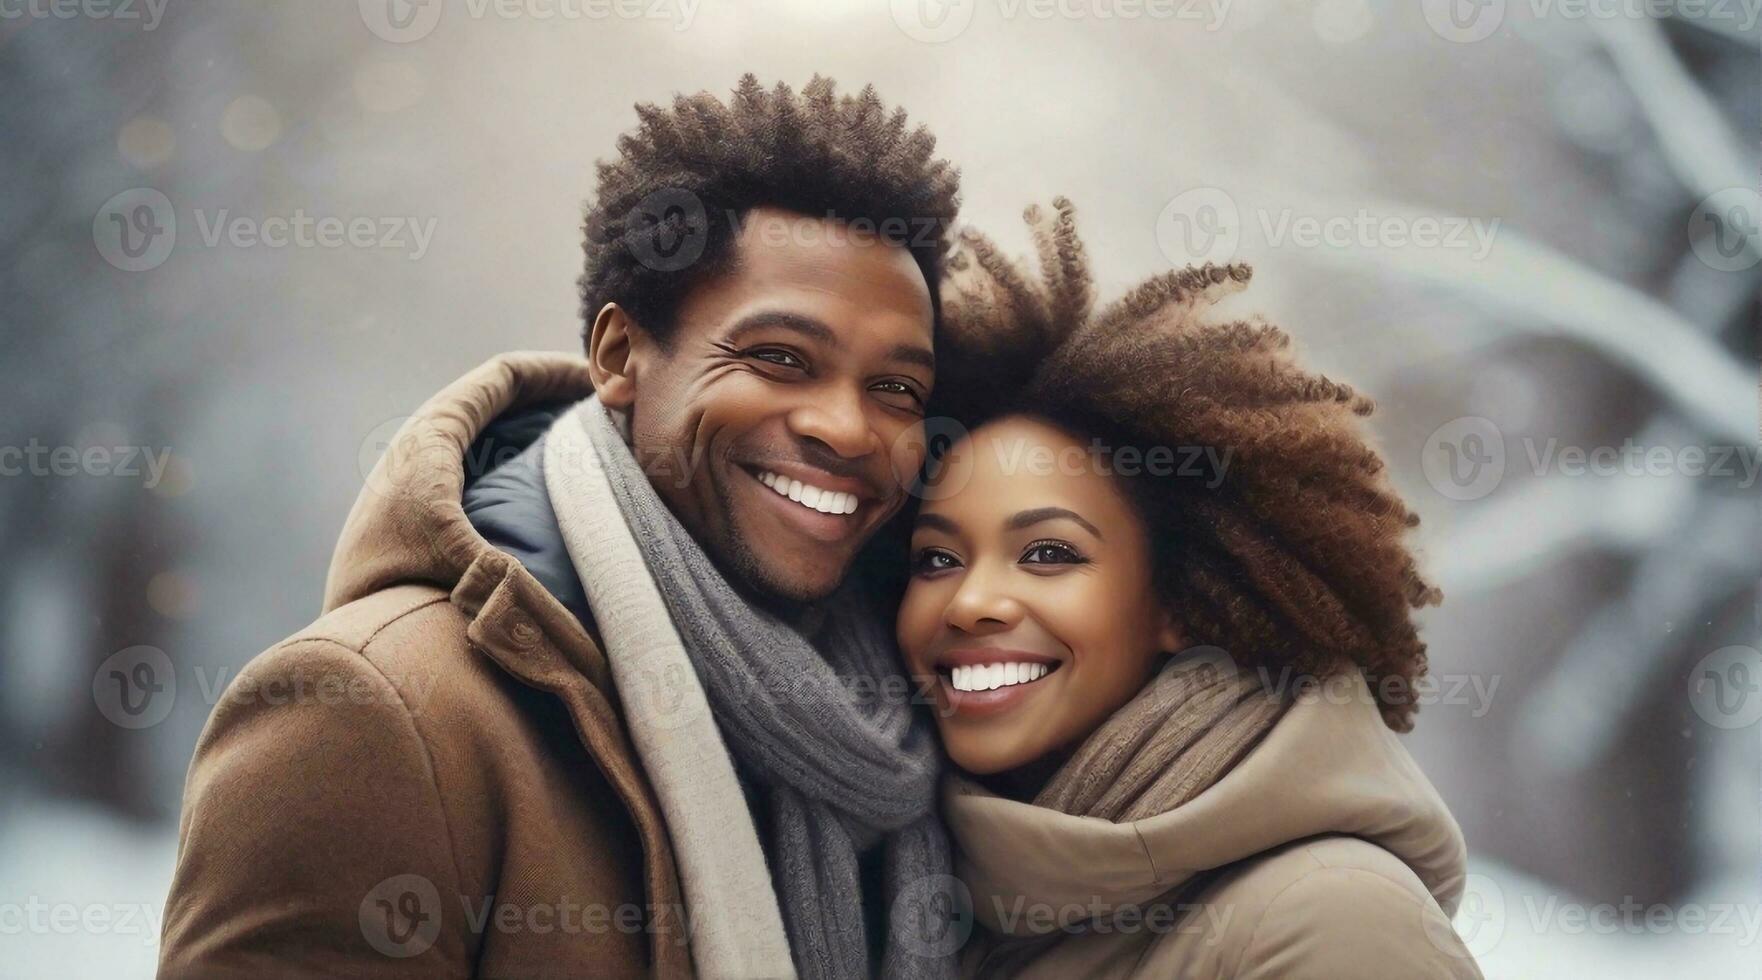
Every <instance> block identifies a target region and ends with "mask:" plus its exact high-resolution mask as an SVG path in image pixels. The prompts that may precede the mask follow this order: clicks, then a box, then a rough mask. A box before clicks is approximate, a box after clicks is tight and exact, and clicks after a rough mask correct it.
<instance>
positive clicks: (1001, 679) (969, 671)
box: [950, 663, 1052, 691]
mask: <svg viewBox="0 0 1762 980" xmlns="http://www.w3.org/2000/svg"><path fill="white" fill-rule="evenodd" d="M1051 669H1052V668H1051V667H1049V666H1047V665H1046V664H1034V663H1006V664H983V665H981V664H974V665H973V666H971V667H956V668H954V671H953V674H952V676H951V677H950V684H951V685H952V686H953V687H954V689H955V690H957V691H995V690H997V689H998V688H1000V687H1012V686H1014V685H1016V684H1027V683H1030V682H1032V681H1037V680H1039V679H1040V678H1042V677H1045V676H1046V673H1047V671H1050V670H1051Z"/></svg>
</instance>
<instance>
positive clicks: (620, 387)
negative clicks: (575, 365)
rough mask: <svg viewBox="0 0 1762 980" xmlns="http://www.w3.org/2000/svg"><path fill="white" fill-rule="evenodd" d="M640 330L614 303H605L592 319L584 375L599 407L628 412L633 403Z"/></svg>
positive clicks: (634, 399)
mask: <svg viewBox="0 0 1762 980" xmlns="http://www.w3.org/2000/svg"><path fill="white" fill-rule="evenodd" d="M641 330H642V328H641V327H640V326H638V325H637V323H636V321H635V320H633V319H631V318H630V314H628V313H626V312H624V308H623V307H621V306H619V305H618V304H617V303H607V304H606V305H605V306H602V307H600V312H599V314H598V315H597V316H595V317H594V318H593V329H592V330H590V331H589V332H588V335H587V373H588V376H589V377H590V378H592V379H593V390H594V392H595V394H598V395H599V396H600V403H601V404H603V405H605V406H606V407H608V408H629V407H630V406H631V405H632V404H633V403H634V402H635V401H636V362H637V358H635V357H633V356H632V355H633V348H634V345H635V343H636V342H637V338H636V336H635V335H636V334H638V333H640V332H641Z"/></svg>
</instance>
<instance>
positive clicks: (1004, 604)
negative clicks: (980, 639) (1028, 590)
mask: <svg viewBox="0 0 1762 980" xmlns="http://www.w3.org/2000/svg"><path fill="white" fill-rule="evenodd" d="M943 618H944V621H945V622H946V623H947V624H948V625H949V626H950V627H952V628H954V629H957V630H960V631H961V632H963V633H974V634H985V633H997V632H1001V631H1004V630H1007V629H1009V628H1011V627H1013V626H1015V625H1016V623H1018V622H1020V621H1021V618H1022V606H1021V603H1019V602H1017V601H1016V600H1015V598H1014V597H1012V596H1010V595H1009V594H1008V593H1007V592H1005V591H1004V590H1002V589H1000V588H998V587H997V582H996V581H995V577H994V576H991V575H988V574H985V573H983V572H980V571H979V570H976V569H975V570H974V571H972V572H969V573H968V574H967V575H966V577H965V578H964V579H962V581H961V585H960V590H959V591H957V592H956V593H955V594H954V597H953V598H952V599H951V600H949V603H948V609H947V611H946V612H945V613H944V617H943Z"/></svg>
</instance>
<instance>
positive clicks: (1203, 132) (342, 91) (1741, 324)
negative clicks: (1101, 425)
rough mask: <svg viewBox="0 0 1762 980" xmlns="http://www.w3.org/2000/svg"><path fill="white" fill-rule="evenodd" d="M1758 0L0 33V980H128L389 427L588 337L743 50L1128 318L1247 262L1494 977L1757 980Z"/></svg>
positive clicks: (472, 13)
mask: <svg viewBox="0 0 1762 980" xmlns="http://www.w3.org/2000/svg"><path fill="white" fill-rule="evenodd" d="M1759 4H1762V0H1439V2H1433V0H1405V2H1394V0H1319V2H1308V0H1271V2H1257V0H1235V2H1228V0H1210V2H1206V0H1058V2H1052V0H956V2H941V0H895V2H893V3H891V4H889V3H886V2H875V3H831V2H825V0H793V2H784V0H769V2H751V3H735V2H731V0H640V2H637V0H418V2H410V0H359V2H357V0H301V2H292V0H290V2H285V3H275V4H270V3H251V2H236V3H235V2H227V0H215V2H212V3H200V2H194V0H0V91H4V92H5V93H6V97H5V98H0V163H3V167H0V174H4V183H3V184H0V391H3V392H4V399H5V401H4V405H5V410H4V412H0V548H3V551H4V554H5V555H6V561H5V562H4V563H3V564H0V606H3V610H0V611H3V615H0V977H7V978H33V980H34V978H39V977H57V978H64V977H102V978H106V980H110V978H128V977H146V976H150V975H151V973H152V969H153V963H154V959H155V955H156V950H157V941H158V937H157V931H158V921H159V919H158V917H159V911H160V906H161V904H162V902H163V898H164V892H165V888H166V887H167V884H168V881H169V877H170V872H171V868H172V863H173V860H174V856H175V843H176V819H177V813H178V805H179V800H180V796H181V790H182V780H183V775H184V771H185V768H186V766H187V765H188V762H189V758H190V754H191V750H192V748H193V746H194V743H195V739H196V736H197V734H198V732H199V731H200V729H201V726H202V723H203V721H204V719H205V718H206V716H207V714H208V712H209V711H210V710H211V709H212V707H213V705H214V702H215V698H216V697H217V696H218V694H219V692H220V691H221V690H222V688H223V687H224V685H225V683H226V681H227V680H228V679H229V678H230V677H231V675H232V673H233V672H235V671H236V670H237V669H238V667H239V666H240V665H241V664H242V663H243V662H244V661H245V660H247V659H248V658H249V657H251V656H252V655H254V654H255V653H257V652H258V651H260V650H261V649H263V648H265V647H266V646H268V645H270V644H271V643H273V642H275V641H276V640H278V639H280V638H281V637H282V636H284V635H286V634H287V633H289V632H291V631H293V630H295V629H297V628H299V627H300V626H302V625H304V624H305V623H306V622H308V621H309V620H311V619H312V618H313V617H314V616H315V614H316V612H317V608H318V604H319V597H320V590H321V586H322V582H323V576H324V569H325V566H326V563H327V561H328V558H329V554H330V548H331V543H332V540H333V538H334V535H335V533H336V531H337V530H338V528H339V526H340V524H341V522H342V518H343V516H344V514H345V512H346V511H347V508H348V506H349V504H350V502H351V500H352V499H353V497H354V495H355V493H356V491H357V489H358V487H359V486H360V483H361V479H362V476H363V473H364V472H365V467H366V466H368V465H370V464H371V463H372V461H373V459H374V457H375V455H376V453H377V452H378V451H379V448H380V442H381V440H383V439H384V437H385V436H386V435H387V434H388V431H389V430H388V429H387V428H386V424H387V423H388V422H390V421H392V420H396V419H398V418H400V417H401V416H403V415H404V414H406V413H408V412H409V411H410V410H411V409H412V408H414V407H415V406H416V405H417V404H418V403H419V402H420V401H421V400H422V399H423V398H425V397H426V396H427V395H429V394H430V393H432V392H433V391H435V390H436V389H438V388H439V387H441V386H442V385H443V384H445V383H446V382H447V381H449V380H451V379H452V378H454V377H455V376H457V375H458V374H460V373H462V372H464V371H465V370H467V369H469V368H470V367H472V366H473V365H475V364H477V363H478V362H479V361H480V360H482V359H483V358H485V357H487V356H489V355H491V354H494V353H496V352H499V351H503V350H508V349H513V348H552V349H573V348H575V346H576V335H577V331H578V329H579V325H578V323H577V320H576V296H575V291H574V278H575V275H576V270H577V265H578V261H579V255H580V252H579V248H578V242H577V236H578V224H579V220H580V206H581V202H582V200H583V198H584V196H585V194H586V193H587V191H588V190H589V188H590V187H591V182H592V162H593V160H594V159H595V158H596V157H599V156H602V155H606V154H609V153H610V152H611V151H612V148H613V141H614V138H615V136H616V135H617V134H618V133H620V132H622V131H624V130H626V129H628V128H630V127H631V126H632V124H633V123H634V120H635V116H634V113H633V112H632V109H631V106H632V103H634V102H636V101H638V100H664V99H666V98H667V97H669V96H670V94H671V93H673V92H674V91H679V90H685V91H695V90H698V89H705V88H707V89H710V90H713V91H716V92H719V93H726V92H727V91H728V90H729V88H731V86H732V85H733V83H734V81H735V79H736V78H737V77H738V76H739V75H740V74H741V73H742V72H745V71H749V70H750V71H754V72H756V73H758V74H759V76H760V77H761V79H762V80H763V81H765V82H767V83H769V82H775V81H780V80H781V81H787V82H790V83H791V84H795V85H799V84H801V83H803V82H805V81H806V80H807V79H808V77H809V76H810V75H812V74H813V73H814V72H816V71H819V72H825V73H828V74H831V75H833V76H834V77H836V78H837V79H839V81H840V82H841V83H843V85H845V86H846V87H848V88H851V89H855V88H858V87H860V86H861V85H863V84H864V83H869V82H873V83H874V84H875V85H876V86H877V88H878V89H879V90H880V92H881V95H882V96H883V98H885V99H887V100H888V101H890V102H893V103H895V104H899V105H903V106H905V107H906V108H908V109H909V110H910V111H911V113H912V114H913V116H914V118H915V119H917V120H922V121H924V122H927V123H929V124H930V126H931V127H932V128H933V130H934V131H935V133H936V134H937V136H938V137H939V139H940V141H941V143H940V145H941V149H942V151H943V152H944V153H945V154H946V155H947V156H949V157H950V158H952V159H954V160H955V161H956V162H958V163H959V164H960V165H961V166H962V168H963V170H964V174H965V195H964V198H965V202H966V208H965V212H964V220H966V221H967V222H969V223H972V224H975V225H977V226H979V227H982V228H985V229H987V230H989V231H990V232H992V233H993V234H994V235H995V236H996V237H998V238H1000V239H1001V240H1003V241H1004V242H1005V243H1006V244H1010V245H1012V246H1015V247H1021V248H1025V246H1026V241H1027V239H1026V235H1025V233H1024V232H1023V231H1022V229H1021V226H1020V223H1019V219H1018V215H1019V212H1020V210H1021V208H1022V207H1023V205H1025V204H1027V203H1029V202H1030V201H1033V200H1040V201H1044V200H1046V199H1049V198H1050V197H1051V196H1052V195H1054V194H1057V193H1064V194H1068V195H1069V196H1071V197H1072V198H1073V199H1074V200H1075V201H1076V202H1077V204H1078V206H1079V209H1080V220H1081V223H1082V227H1083V228H1084V230H1085V232H1086V236H1087V238H1088V241H1089V243H1090V245H1091V249H1092V251H1093V252H1094V253H1095V258H1096V264H1097V266H1098V269H1099V271H1100V274H1101V276H1102V278H1103V283H1102V285H1103V293H1104V298H1111V296H1113V295H1117V293H1118V292H1119V291H1120V290H1121V289H1122V288H1124V286H1126V285H1127V284H1129V283H1130V282H1132V281H1134V280H1135V279H1137V278H1139V277H1142V276H1144V275H1147V274H1149V273H1152V272H1155V271H1158V270H1161V269H1164V268H1167V267H1169V266H1170V265H1171V264H1174V263H1176V262H1182V263H1184V262H1186V261H1188V260H1189V259H1199V258H1207V257H1209V258H1224V257H1235V258H1238V259H1242V260H1246V261H1249V262H1252V263H1254V264H1255V266H1256V279H1255V284H1254V286H1253V288H1252V290H1251V292H1250V294H1249V296H1248V297H1246V298H1245V299H1244V302H1245V303H1246V304H1247V305H1250V306H1254V307H1257V308H1259V309H1262V310H1265V311H1266V312H1267V313H1268V314H1269V315H1270V316H1271V317H1272V318H1273V319H1274V320H1276V321H1277V322H1280V323H1281V324H1283V325H1285V326H1286V327H1287V328H1288V329H1290V330H1291V331H1292V332H1293V333H1294V334H1295V335H1296V337H1297V338H1298V340H1299V342H1300V343H1301V344H1302V346H1303V348H1304V349H1305V351H1306V352H1307V355H1308V356H1309V357H1310V358H1311V359H1312V360H1313V361H1314V362H1315V363H1316V364H1318V365H1319V366H1321V367H1322V368H1324V369H1326V370H1327V371H1328V372H1329V373H1331V374H1333V375H1335V376H1338V377H1341V378H1344V379H1346V380H1349V381H1352V382H1354V383H1356V384H1358V385H1359V386H1361V387H1363V388H1364V389H1366V390H1368V391H1369V392H1371V393H1372V394H1373V395H1375V396H1377V398H1378V399H1379V403H1380V411H1379V413H1378V414H1377V415H1376V416H1375V418H1374V423H1375V428H1376V431H1377V434H1378V437H1379V439H1380V440H1381V443H1382V445H1383V446H1384V448H1385V450H1386V453H1387V456H1388V459H1389V462H1390V466H1391V469H1392V471H1393V473H1394V474H1395V477H1396V479H1397V481H1398V482H1399V484H1400V485H1401V487H1402V488H1403V490H1404V491H1405V492H1406V493H1407V494H1408V495H1409V496H1410V498H1411V499H1412V501H1413V502H1414V504H1415V506H1416V507H1417V509H1418V510H1419V511H1420V512H1421V513H1422V514H1423V515H1424V517H1425V524H1424V525H1423V526H1422V529H1421V536H1422V541H1423V542H1424V548H1425V553H1426V558H1427V563H1428V566H1429V567H1430V569H1431V570H1432V574H1433V577H1434V579H1435V580H1436V581H1438V582H1439V584H1441V586H1442V587H1443V589H1444V592H1445V597H1446V601H1445V604H1444V605H1443V607H1442V608H1440V609H1438V610H1435V611H1433V612H1431V613H1429V614H1428V625H1427V631H1428V635H1429V637H1430V640H1431V655H1432V671H1433V674H1434V676H1436V677H1437V678H1438V679H1439V682H1440V683H1439V687H1438V689H1437V692H1436V693H1435V695H1434V696H1433V702H1434V703H1428V704H1426V705H1425V707H1424V708H1423V710H1422V711H1421V714H1420V717H1419V726H1418V729H1417V731H1416V732H1415V733H1414V734H1413V735H1412V736H1411V737H1410V738H1409V743H1410V745H1411V746H1412V748H1413V750H1414V752H1415V753H1416V754H1417V755H1418V756H1419V757H1420V759H1421V761H1422V763H1423V764H1424V766H1425V768H1426V771H1427V772H1428V773H1429V774H1430V775H1431V777H1432V779H1433V780H1434V782H1436V783H1437V784H1438V786H1439V788H1440V790H1441V791H1442V792H1443V794H1444V796H1445V797H1446V798H1447V799H1448V801H1449V803H1450V805H1451V807H1452V808H1453V810H1454V812H1455V813H1456V815H1457V817H1458V819H1459V820H1460V821H1461V823H1462V826H1463V828H1464V831H1465V832H1466V834H1467V836H1468V840H1469V845H1470V849H1471V852H1472V854H1473V856H1474V867H1473V870H1474V871H1475V877H1474V878H1473V879H1472V881H1471V886H1470V894H1469V898H1468V900H1467V902H1466V903H1465V905H1464V909H1463V912H1462V914H1461V915H1460V916H1459V917H1458V928H1459V929H1460V930H1461V931H1462V932H1463V934H1464V936H1465V937H1467V938H1468V940H1469V945H1470V947H1471V948H1472V949H1473V950H1474V951H1475V952H1476V953H1477V954H1478V955H1479V957H1480V960H1481V963H1482V965H1483V968H1484V969H1485V971H1486V973H1487V975H1488V976H1490V977H1544V976H1549V977H1551V976H1599V977H1651V976H1658V975H1662V974H1665V973H1666V972H1669V973H1672V974H1679V975H1684V976H1688V975H1693V976H1707V977H1714V976H1718V977H1755V976H1758V975H1762V936H1759V935H1758V933H1759V932H1762V807H1759V801H1762V723H1759V718H1762V653H1758V651H1757V647H1758V645H1762V640H1759V638H1758V635H1759V624H1758V614H1759V604H1758V579H1759V574H1762V548H1759V547H1758V545H1759V543H1762V535H1759V531H1762V526H1759V525H1762V512H1759V510H1758V496H1757V494H1758V491H1757V487H1756V481H1757V473H1756V467H1757V463H1758V452H1757V450H1758V445H1757V437H1758V426H1757V407H1758V388H1757V357H1758V344H1757V339H1758V337H1757V333H1758V331H1757V326H1758V318H1757V309H1758V308H1757V301H1758V292H1759V290H1758V286H1759V284H1762V274H1759V269H1758V261H1759V260H1762V236H1759V227H1758V217H1759V212H1762V208H1758V204H1757V201H1758V197H1757V185H1758V134H1759V133H1762V84H1758V83H1759V82H1762V48H1759V40H1758V38H1759V36H1762V35H1759V32H1758V28H1757V24H1756V18H1757V12H1758V11H1757V8H1758V6H1759ZM277 219H286V220H287V221H288V222H289V224H288V225H287V226H286V228H285V229H284V228H283V226H281V225H279V224H278V223H277ZM319 219H332V220H335V219H340V220H341V222H342V224H341V225H339V227H353V228H354V229H355V230H354V231H351V232H349V233H348V234H345V235H342V236H341V238H342V240H341V241H340V242H339V241H337V240H336V239H328V243H327V240H326V239H321V238H320V237H319V235H318V234H317V227H318V226H317V225H316V224H313V225H311V226H310V227H308V229H307V234H306V235H304V236H301V237H300V238H299V239H298V240H296V241H293V242H289V243H285V244H281V245H277V244H275V242H281V241H283V239H282V237H281V236H282V235H283V234H284V233H286V234H297V232H298V225H299V223H300V222H317V221H318V220H319ZM354 219H366V221H365V223H359V224H356V225H354V226H349V225H348V224H347V223H348V222H350V221H353V220H354ZM272 569H273V571H272ZM264 846H265V847H273V846H275V842H273V841H265V842H264Z"/></svg>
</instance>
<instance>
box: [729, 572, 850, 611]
mask: <svg viewBox="0 0 1762 980" xmlns="http://www.w3.org/2000/svg"><path fill="white" fill-rule="evenodd" d="M773 571H774V569H773V568H772V567H771V566H760V567H759V568H755V569H754V570H753V574H752V575H750V576H747V584H748V586H749V587H750V588H752V589H753V590H754V591H755V592H757V593H759V594H760V595H761V596H763V597H765V598H770V599H777V600H781V601H783V602H790V603H810V602H819V601H821V600H823V599H825V598H827V597H829V596H831V595H832V593H834V592H836V591H838V586H839V583H841V582H843V581H844V574H843V570H841V571H839V572H838V573H837V574H831V573H826V574H820V575H814V576H800V575H777V574H772V573H773Z"/></svg>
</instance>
